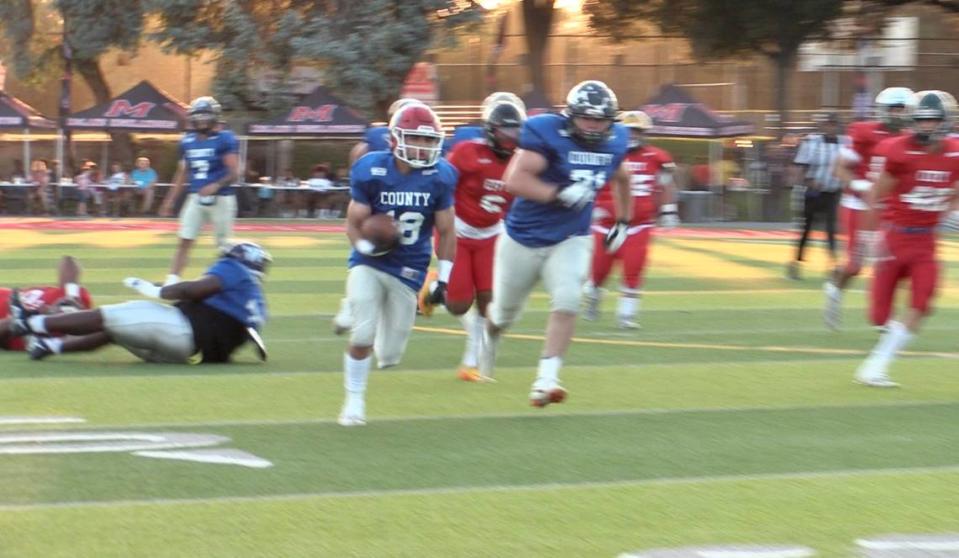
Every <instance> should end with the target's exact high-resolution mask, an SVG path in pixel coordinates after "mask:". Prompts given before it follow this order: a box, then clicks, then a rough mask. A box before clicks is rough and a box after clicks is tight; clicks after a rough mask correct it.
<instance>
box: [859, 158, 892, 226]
mask: <svg viewBox="0 0 959 558" xmlns="http://www.w3.org/2000/svg"><path fill="white" fill-rule="evenodd" d="M895 187H896V178H895V177H894V176H892V175H891V174H889V173H888V172H886V171H883V172H882V174H880V175H879V180H877V181H876V184H875V185H874V186H873V187H872V188H870V189H868V190H866V191H865V192H864V193H863V199H864V200H865V202H866V205H868V206H869V209H868V210H866V219H865V223H864V227H863V228H864V229H865V230H876V228H877V227H878V226H879V200H881V199H883V198H885V197H886V196H888V195H889V194H891V193H892V191H893V189H894V188H895Z"/></svg>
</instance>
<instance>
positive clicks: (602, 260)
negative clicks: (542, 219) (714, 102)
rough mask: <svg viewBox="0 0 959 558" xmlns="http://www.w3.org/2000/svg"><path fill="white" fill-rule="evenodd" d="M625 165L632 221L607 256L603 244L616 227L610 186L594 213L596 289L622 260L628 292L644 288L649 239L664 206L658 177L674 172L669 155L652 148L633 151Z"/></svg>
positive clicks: (604, 192)
mask: <svg viewBox="0 0 959 558" xmlns="http://www.w3.org/2000/svg"><path fill="white" fill-rule="evenodd" d="M624 164H625V166H626V170H628V171H629V173H630V184H631V187H632V188H631V189H632V194H633V218H632V220H631V221H630V223H629V233H628V236H627V237H626V242H625V243H624V244H623V246H622V247H621V248H620V249H619V250H617V251H616V252H614V253H612V254H609V253H607V252H606V247H605V245H604V243H603V241H604V239H605V237H606V233H607V232H609V229H611V228H612V227H613V226H614V225H615V224H616V217H615V212H614V208H613V193H612V187H611V186H610V184H609V183H607V184H606V185H605V186H603V189H602V190H600V191H599V194H598V195H597V196H596V206H595V209H594V219H593V226H592V229H593V239H594V241H595V242H594V247H593V266H592V281H593V284H594V285H596V286H597V287H598V286H600V285H602V284H603V282H604V281H606V277H608V276H609V272H610V270H612V268H613V263H614V262H615V261H616V260H622V262H623V284H624V285H625V287H626V289H629V290H631V291H638V290H639V288H640V287H641V286H642V281H643V270H644V269H645V267H646V259H647V255H648V253H649V240H650V235H651V234H652V230H653V227H654V226H655V225H656V217H657V216H658V214H659V206H660V205H661V204H662V198H663V188H662V186H661V185H660V183H659V174H660V173H661V172H663V171H667V170H671V169H672V168H673V167H675V164H674V163H673V159H672V157H670V155H669V153H667V152H666V151H663V150H662V149H659V148H658V147H653V146H651V145H644V146H642V147H639V148H637V149H635V150H633V151H630V152H629V153H628V154H627V155H626V159H625V161H624Z"/></svg>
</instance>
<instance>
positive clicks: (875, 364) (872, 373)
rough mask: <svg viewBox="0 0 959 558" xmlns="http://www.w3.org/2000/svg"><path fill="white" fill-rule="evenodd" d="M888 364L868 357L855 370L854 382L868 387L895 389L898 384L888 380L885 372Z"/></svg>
mask: <svg viewBox="0 0 959 558" xmlns="http://www.w3.org/2000/svg"><path fill="white" fill-rule="evenodd" d="M887 367H888V362H887V361H886V360H881V359H878V358H876V357H874V356H869V357H868V358H866V361H865V362H863V363H862V364H861V365H860V366H859V369H858V370H856V382H858V383H860V384H862V385H864V386H869V387H878V388H896V387H899V384H898V383H896V382H894V381H892V380H891V379H890V378H889V374H888V373H887V372H886V368H887Z"/></svg>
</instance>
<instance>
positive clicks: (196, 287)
mask: <svg viewBox="0 0 959 558" xmlns="http://www.w3.org/2000/svg"><path fill="white" fill-rule="evenodd" d="M221 290H223V284H222V283H221V282H220V278H219V277H217V276H216V275H204V276H203V277H201V278H199V279H197V280H195V281H181V282H180V283H175V284H173V285H167V286H166V287H163V288H162V289H160V298H162V299H164V300H203V299H205V298H208V297H211V296H213V295H215V294H216V293H218V292H220V291H221Z"/></svg>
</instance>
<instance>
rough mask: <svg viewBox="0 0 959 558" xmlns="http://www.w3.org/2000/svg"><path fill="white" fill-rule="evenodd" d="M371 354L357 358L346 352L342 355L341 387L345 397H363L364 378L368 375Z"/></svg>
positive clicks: (371, 360)
mask: <svg viewBox="0 0 959 558" xmlns="http://www.w3.org/2000/svg"><path fill="white" fill-rule="evenodd" d="M372 363H373V356H372V355H371V356H368V357H366V358H364V359H363V360H357V359H355V358H353V357H351V356H350V355H349V353H346V354H344V355H343V387H344V388H345V389H346V395H347V397H350V398H352V397H359V398H360V399H363V396H364V394H366V380H367V379H368V378H369V377H370V365H371V364H372Z"/></svg>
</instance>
